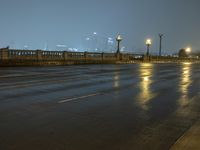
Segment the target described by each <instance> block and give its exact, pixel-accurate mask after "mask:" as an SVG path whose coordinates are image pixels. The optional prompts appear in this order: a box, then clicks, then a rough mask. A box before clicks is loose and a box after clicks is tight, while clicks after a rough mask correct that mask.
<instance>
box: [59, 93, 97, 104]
mask: <svg viewBox="0 0 200 150" xmlns="http://www.w3.org/2000/svg"><path fill="white" fill-rule="evenodd" d="M100 94H101V93H94V94H89V95H84V96H80V97H74V98H69V99H66V100H61V101H59V102H58V103H59V104H62V103H66V102H70V101H74V100H79V99H84V98H88V97H94V96H97V95H100Z"/></svg>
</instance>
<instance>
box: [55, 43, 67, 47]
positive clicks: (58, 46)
mask: <svg viewBox="0 0 200 150" xmlns="http://www.w3.org/2000/svg"><path fill="white" fill-rule="evenodd" d="M56 47H67V46H66V45H60V44H59V45H56Z"/></svg>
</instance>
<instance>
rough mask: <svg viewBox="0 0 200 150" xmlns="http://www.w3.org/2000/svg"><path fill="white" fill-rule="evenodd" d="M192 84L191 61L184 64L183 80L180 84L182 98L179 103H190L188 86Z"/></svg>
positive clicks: (183, 104) (182, 104)
mask: <svg viewBox="0 0 200 150" xmlns="http://www.w3.org/2000/svg"><path fill="white" fill-rule="evenodd" d="M190 84H191V63H183V64H182V74H181V81H180V84H179V90H180V92H181V99H180V101H179V104H180V105H181V106H185V105H187V104H188V88H189V86H190Z"/></svg>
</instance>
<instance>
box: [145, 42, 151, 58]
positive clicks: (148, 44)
mask: <svg viewBox="0 0 200 150" xmlns="http://www.w3.org/2000/svg"><path fill="white" fill-rule="evenodd" d="M151 44H152V43H151V39H147V40H146V45H147V56H149V49H150V46H151Z"/></svg>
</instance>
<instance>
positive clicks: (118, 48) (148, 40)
mask: <svg viewBox="0 0 200 150" xmlns="http://www.w3.org/2000/svg"><path fill="white" fill-rule="evenodd" d="M163 36H164V34H159V38H160V46H159V56H161V55H162V54H161V52H162V38H163ZM122 40H123V39H122V37H121V35H118V36H117V38H116V41H117V53H120V42H121V41H122ZM145 44H146V46H147V52H146V55H147V56H149V55H150V52H149V49H150V47H151V45H152V40H151V39H150V38H148V39H146V42H145ZM185 50H186V52H187V53H190V52H191V48H190V47H188V48H186V49H185Z"/></svg>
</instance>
